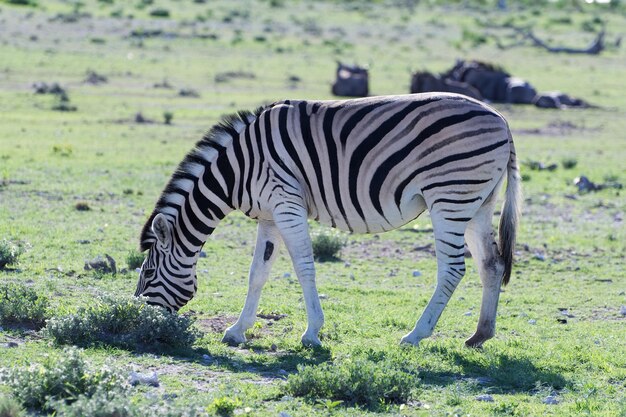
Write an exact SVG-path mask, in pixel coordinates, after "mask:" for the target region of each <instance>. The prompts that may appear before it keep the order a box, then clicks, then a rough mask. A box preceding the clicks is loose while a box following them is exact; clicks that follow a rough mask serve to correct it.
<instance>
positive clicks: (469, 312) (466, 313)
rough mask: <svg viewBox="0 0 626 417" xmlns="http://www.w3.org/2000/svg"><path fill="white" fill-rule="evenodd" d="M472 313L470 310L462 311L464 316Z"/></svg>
mask: <svg viewBox="0 0 626 417" xmlns="http://www.w3.org/2000/svg"><path fill="white" fill-rule="evenodd" d="M472 314H473V313H472V312H471V311H466V312H465V313H463V315H464V316H467V317H469V316H471V315H472Z"/></svg>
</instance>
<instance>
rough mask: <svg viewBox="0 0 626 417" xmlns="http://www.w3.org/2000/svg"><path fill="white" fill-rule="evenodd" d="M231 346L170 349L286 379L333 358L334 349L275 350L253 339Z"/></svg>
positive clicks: (178, 355)
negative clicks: (224, 350)
mask: <svg viewBox="0 0 626 417" xmlns="http://www.w3.org/2000/svg"><path fill="white" fill-rule="evenodd" d="M232 349H233V352H232V353H215V352H211V351H210V350H209V349H206V348H192V349H188V350H179V351H176V352H171V353H172V354H171V355H170V356H172V357H173V358H174V359H180V360H181V361H184V362H194V363H197V364H201V365H205V366H207V367H211V368H218V369H220V370H223V371H229V372H234V373H239V372H247V373H254V374H258V375H259V376H261V377H263V378H270V379H274V378H275V379H286V378H287V376H288V375H290V374H293V373H296V372H297V370H298V367H299V366H307V365H320V364H322V363H324V362H329V361H331V360H332V352H331V350H330V349H329V348H326V347H315V348H306V347H298V348H292V349H287V350H281V351H272V350H270V349H266V348H263V347H261V346H260V345H257V344H255V343H253V342H252V343H246V344H244V345H242V346H239V347H233V348H232Z"/></svg>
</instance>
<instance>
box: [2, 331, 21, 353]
mask: <svg viewBox="0 0 626 417" xmlns="http://www.w3.org/2000/svg"><path fill="white" fill-rule="evenodd" d="M0 330H1V329H0ZM4 346H5V347H8V348H16V347H18V346H19V345H18V344H17V343H15V342H7V343H5V344H4Z"/></svg>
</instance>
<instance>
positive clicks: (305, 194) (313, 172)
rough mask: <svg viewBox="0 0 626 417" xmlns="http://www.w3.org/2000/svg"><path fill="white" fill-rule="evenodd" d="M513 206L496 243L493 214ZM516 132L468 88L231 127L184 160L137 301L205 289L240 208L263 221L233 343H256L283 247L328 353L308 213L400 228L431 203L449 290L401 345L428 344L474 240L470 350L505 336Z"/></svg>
mask: <svg viewBox="0 0 626 417" xmlns="http://www.w3.org/2000/svg"><path fill="white" fill-rule="evenodd" d="M505 179H506V182H507V186H506V198H505V201H504V205H503V208H502V214H501V217H500V225H499V239H498V241H499V242H498V244H497V243H496V242H495V239H494V231H493V227H492V223H491V219H492V217H493V213H494V207H495V205H496V199H497V195H498V191H499V189H500V186H501V184H502V183H503V182H504V181H505ZM520 198H521V193H520V179H519V175H518V165H517V161H516V157H515V149H514V146H513V140H512V137H511V132H510V130H509V128H508V125H507V123H506V121H505V120H504V119H503V118H502V116H501V115H500V114H498V113H497V112H496V111H495V110H493V109H492V108H490V107H488V106H487V105H486V104H484V103H481V102H479V101H476V100H473V99H470V98H468V97H465V96H462V95H458V94H446V93H437V94H411V95H401V96H384V97H371V98H365V99H354V100H345V101H292V100H285V101H281V102H277V103H274V104H271V105H269V106H266V107H263V108H260V109H258V110H257V111H256V112H254V113H249V112H240V113H239V114H237V115H235V116H231V117H230V118H227V119H226V120H224V121H222V122H221V123H220V124H218V125H217V126H215V127H213V128H212V129H211V131H210V132H209V133H208V134H207V135H206V136H205V137H204V138H203V139H202V140H201V141H200V142H198V143H197V144H196V147H195V148H194V149H193V150H192V151H191V152H189V154H187V156H186V157H185V158H184V160H183V161H182V162H181V163H180V165H179V167H178V169H177V171H176V172H175V173H174V175H173V176H172V178H171V179H170V181H169V184H168V185H167V187H166V188H165V190H164V191H163V193H162V195H161V197H160V198H159V200H158V202H157V204H156V207H155V209H154V211H153V213H152V215H151V216H150V218H149V220H148V221H147V222H146V224H145V226H144V228H143V232H142V234H141V248H142V250H148V254H147V257H146V260H145V261H144V264H143V265H142V267H141V272H140V277H139V282H138V284H137V291H136V293H135V294H136V295H137V296H139V295H143V296H144V297H147V299H148V302H149V303H151V304H156V305H160V306H163V307H165V308H167V309H169V310H171V311H175V310H178V309H179V308H181V307H182V306H184V305H185V304H186V303H187V302H188V301H189V300H190V299H191V298H192V297H193V296H194V294H195V292H196V288H197V281H196V262H197V260H198V256H199V253H200V250H201V248H202V246H203V244H204V243H205V241H206V239H207V237H208V236H209V235H210V234H211V233H212V232H213V230H214V229H215V227H216V226H217V224H218V223H219V221H220V220H221V219H223V218H224V217H225V216H226V215H227V214H228V213H229V212H231V211H233V210H236V209H237V210H241V211H242V212H243V213H245V214H246V215H247V216H248V217H250V218H252V219H255V220H257V221H258V235H257V243H256V249H255V251H254V257H253V261H252V266H251V268H250V277H249V288H248V295H247V297H246V301H245V306H244V308H243V311H242V313H241V315H240V317H239V319H238V320H237V322H236V323H235V324H234V325H233V326H231V327H230V328H228V329H227V330H226V333H225V335H224V339H223V341H224V342H226V343H229V344H239V343H243V342H245V340H246V338H245V336H244V334H245V331H246V329H248V328H250V326H252V325H253V323H254V321H255V319H256V311H257V308H258V305H259V298H260V295H261V289H262V287H263V285H264V283H265V282H266V280H267V278H268V276H269V272H270V268H271V265H272V263H273V262H274V260H275V259H276V256H277V252H278V251H277V249H278V247H279V245H280V242H281V241H282V242H284V243H285V246H286V247H287V250H288V251H289V254H290V256H291V259H292V261H293V266H294V269H295V271H296V274H297V276H298V279H299V281H300V284H301V286H302V291H303V293H304V300H305V306H306V312H307V318H308V325H307V328H306V331H305V332H304V334H303V335H302V343H303V344H305V345H309V346H311V345H313V346H314V345H320V340H319V338H318V333H319V330H320V328H321V327H322V324H323V322H324V315H323V312H322V306H321V304H320V300H319V297H318V293H317V288H316V284H315V266H314V262H313V250H312V246H311V238H310V236H309V227H308V223H307V219H309V218H310V219H315V220H316V221H319V222H320V223H323V224H327V225H330V226H332V227H335V228H338V229H341V230H347V231H351V232H355V233H377V232H384V231H387V230H392V229H396V228H399V227H401V226H403V225H405V224H407V223H409V222H410V221H412V220H413V219H415V218H417V217H418V216H419V215H420V214H421V213H422V212H423V211H424V210H426V209H428V210H429V212H430V215H431V218H432V223H433V230H434V235H435V248H436V256H437V286H436V289H435V291H434V294H433V295H432V298H431V299H430V302H429V303H428V305H427V306H426V308H425V310H424V312H423V314H422V316H421V317H420V318H419V320H418V321H417V324H416V325H415V327H414V328H413V330H412V331H411V332H410V333H408V334H407V335H406V336H404V337H403V338H402V342H403V343H409V344H413V345H417V344H418V343H419V342H420V340H422V339H423V338H426V337H428V336H430V335H431V334H432V332H433V328H434V327H435V325H436V323H437V320H438V319H439V317H440V315H441V313H442V311H443V309H444V307H445V306H446V304H447V303H448V300H449V299H450V296H451V295H452V293H453V291H454V290H455V288H456V287H457V285H458V283H459V282H460V280H461V278H462V277H463V275H464V274H465V258H464V252H465V250H464V244H465V243H466V242H467V245H468V246H469V249H470V251H471V253H472V255H473V258H474V259H475V260H476V263H477V266H478V271H479V274H480V278H481V281H482V284H483V296H482V305H481V311H480V318H479V321H478V327H477V330H476V332H475V334H474V335H473V336H472V337H471V338H469V339H468V340H467V341H466V344H467V345H468V346H481V345H482V344H483V342H485V341H486V340H487V339H489V338H491V337H493V335H494V332H495V321H496V309H497V306H498V298H499V295H500V287H501V284H502V283H505V284H506V283H507V282H508V280H509V278H510V275H511V266H512V263H513V249H514V244H515V234H516V228H517V223H518V216H519V207H520Z"/></svg>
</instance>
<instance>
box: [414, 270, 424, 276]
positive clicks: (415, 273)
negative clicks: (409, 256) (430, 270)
mask: <svg viewBox="0 0 626 417" xmlns="http://www.w3.org/2000/svg"><path fill="white" fill-rule="evenodd" d="M413 276H414V277H421V276H422V273H421V272H420V271H413Z"/></svg>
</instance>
